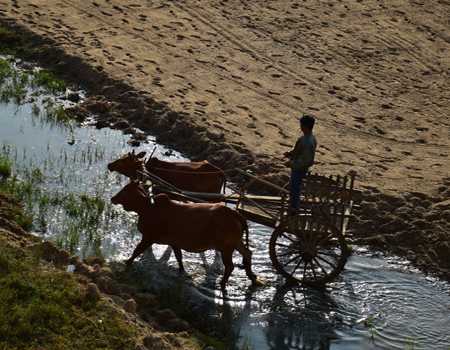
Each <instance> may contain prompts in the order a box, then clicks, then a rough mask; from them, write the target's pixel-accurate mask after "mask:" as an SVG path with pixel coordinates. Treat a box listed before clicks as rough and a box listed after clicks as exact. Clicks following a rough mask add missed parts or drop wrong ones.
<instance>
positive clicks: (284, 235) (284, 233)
mask: <svg viewBox="0 0 450 350" xmlns="http://www.w3.org/2000/svg"><path fill="white" fill-rule="evenodd" d="M282 236H283V237H285V238H287V239H288V240H290V241H291V242H292V243H295V241H294V239H293V238H291V237H289V236H288V234H287V233H286V232H283V233H282Z"/></svg>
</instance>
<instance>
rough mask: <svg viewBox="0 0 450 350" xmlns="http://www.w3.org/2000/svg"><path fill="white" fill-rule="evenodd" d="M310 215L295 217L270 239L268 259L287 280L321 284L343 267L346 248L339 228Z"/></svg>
mask: <svg viewBox="0 0 450 350" xmlns="http://www.w3.org/2000/svg"><path fill="white" fill-rule="evenodd" d="M317 221H318V220H317V219H316V221H315V220H314V219H313V218H312V217H308V218H305V217H303V218H302V217H300V216H295V217H292V218H290V219H288V222H286V223H283V224H281V225H280V226H279V227H278V228H276V229H275V231H274V232H273V233H272V237H271V238H270V245H269V251H270V259H271V260H272V264H273V266H274V267H275V269H276V270H277V271H278V273H280V274H281V275H283V276H284V277H285V278H286V279H287V280H288V282H295V283H303V284H306V285H310V286H315V287H320V286H323V285H325V284H326V283H327V282H330V281H332V280H334V279H335V278H336V277H337V276H338V275H339V273H340V272H341V271H342V270H343V268H344V265H345V263H346V261H347V258H348V256H349V249H348V248H347V245H346V243H345V238H344V236H343V235H342V233H341V232H340V231H338V230H337V229H336V228H333V227H331V226H330V225H327V224H325V223H323V222H320V223H319V222H317Z"/></svg>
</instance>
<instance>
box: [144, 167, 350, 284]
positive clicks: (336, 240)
mask: <svg viewBox="0 0 450 350" xmlns="http://www.w3.org/2000/svg"><path fill="white" fill-rule="evenodd" d="M239 171H240V172H241V173H242V175H243V177H245V178H247V179H248V181H246V182H245V184H244V185H241V186H240V187H239V188H237V189H234V190H230V192H231V193H226V194H219V193H217V194H215V193H214V194H211V193H199V192H188V191H181V190H179V189H177V188H176V187H174V186H173V185H171V184H169V183H167V182H166V181H164V180H163V179H161V178H159V177H157V176H154V175H152V174H148V173H146V174H145V176H146V177H147V178H148V179H150V180H151V182H152V183H153V184H154V185H157V186H158V187H162V188H163V189H164V192H168V193H170V194H171V195H172V196H174V197H176V198H179V199H181V200H189V201H194V202H205V201H223V202H226V203H229V204H231V205H234V206H235V208H236V210H238V211H239V212H240V213H241V214H242V215H243V216H244V217H245V218H246V219H247V220H250V221H253V222H256V223H259V224H262V225H265V226H269V227H272V228H273V229H274V231H273V233H272V236H271V239H270V243H269V252H270V259H271V260H272V264H273V266H274V268H275V269H276V270H277V272H278V273H280V274H281V275H283V276H284V277H285V278H286V279H287V280H288V281H289V282H296V283H303V284H306V285H312V286H323V285H324V284H326V283H327V282H330V281H332V280H334V279H335V278H336V277H337V276H338V275H339V273H340V272H341V271H342V270H343V268H344V266H345V263H346V261H347V258H348V256H349V255H350V250H349V248H348V247H347V245H346V241H345V231H346V228H347V225H348V221H349V219H350V216H351V211H352V207H353V206H354V198H355V193H357V192H356V191H355V190H354V182H355V173H349V174H348V175H347V176H344V177H342V176H329V177H325V176H321V175H319V174H313V173H310V174H308V175H307V177H306V178H305V179H304V180H303V186H302V193H301V197H300V199H301V203H300V209H299V210H298V211H296V212H295V213H288V199H289V192H288V191H287V190H286V189H285V188H282V187H279V186H277V185H274V184H272V183H270V182H268V181H265V180H263V179H260V178H258V177H256V176H254V175H252V174H250V173H247V172H244V171H241V170H239ZM255 183H259V184H260V185H262V186H265V187H266V188H267V187H268V188H271V192H274V193H278V194H279V195H278V196H262V195H254V194H250V193H248V191H247V189H248V188H249V187H250V186H254V185H255ZM245 239H246V244H247V246H248V245H249V237H248V236H247V237H245Z"/></svg>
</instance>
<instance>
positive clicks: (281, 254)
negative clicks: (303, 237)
mask: <svg viewBox="0 0 450 350" xmlns="http://www.w3.org/2000/svg"><path fill="white" fill-rule="evenodd" d="M295 252H298V251H296V250H294V249H290V250H288V251H286V252H283V253H278V256H286V255H288V254H290V255H292V254H295Z"/></svg>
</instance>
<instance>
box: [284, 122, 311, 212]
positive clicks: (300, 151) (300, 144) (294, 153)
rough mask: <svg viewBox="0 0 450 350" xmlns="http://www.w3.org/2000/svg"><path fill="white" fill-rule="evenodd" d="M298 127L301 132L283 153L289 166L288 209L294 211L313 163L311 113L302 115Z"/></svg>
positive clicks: (298, 203)
mask: <svg viewBox="0 0 450 350" xmlns="http://www.w3.org/2000/svg"><path fill="white" fill-rule="evenodd" d="M299 122H300V129H301V131H302V133H303V135H302V136H300V137H299V138H298V140H297V142H296V143H295V146H294V149H293V150H291V151H289V152H286V153H284V155H285V156H286V157H289V159H290V161H289V162H288V164H289V165H290V167H291V179H290V211H291V212H295V211H296V210H297V209H298V208H299V205H300V192H301V187H302V182H303V179H304V178H305V177H306V174H307V173H308V171H309V168H310V167H311V166H312V165H313V164H314V156H315V154H316V147H317V141H316V138H315V137H314V135H313V132H312V131H313V128H314V123H315V119H314V117H313V116H312V115H303V116H302V117H301V118H300V119H299Z"/></svg>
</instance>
